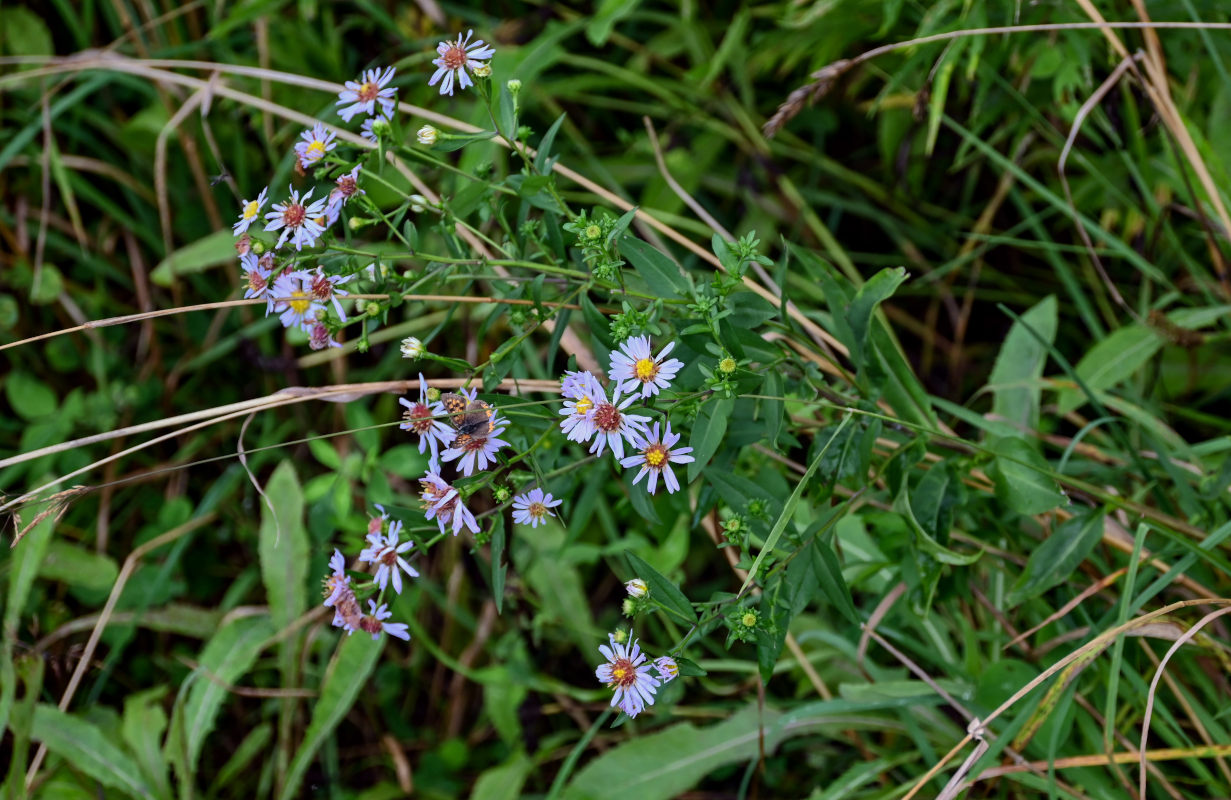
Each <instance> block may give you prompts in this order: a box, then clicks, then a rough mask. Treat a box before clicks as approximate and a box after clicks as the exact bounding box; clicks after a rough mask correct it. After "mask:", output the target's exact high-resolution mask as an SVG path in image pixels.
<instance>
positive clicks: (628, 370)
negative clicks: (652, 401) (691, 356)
mask: <svg viewBox="0 0 1231 800" xmlns="http://www.w3.org/2000/svg"><path fill="white" fill-rule="evenodd" d="M674 347H675V342H669V343H668V344H667V346H666V347H664V348H663V349H662V350H659V351H658V355H656V356H655V355H652V351H651V350H650V337H648V336H633V337H631V338H629V339H626V340H625V341H624V342H623V344H621V345H620V350H619V351H617V352H613V353H612V354H611V370H610V373H611V380H612V382H614V383H618V384H619V385H620V391H622V392H632V391H636V390H638V389H640V390H641V396H642V397H649V396H650V395H654V394H658V392H659V390H661V389H666V388H667V387H668V386H670V385H671V381H672V380H673V379H674V378H675V373H677V372H679V371H680V370H681V369H683V368H684V362H683V361H680V360H679V359H678V358H672V359H670V360H668V361H665V362H664V361H663V359H664V358H666V356H667V354H668V353H670V352H671V350H672V349H673V348H674Z"/></svg>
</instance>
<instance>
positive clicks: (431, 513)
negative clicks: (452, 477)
mask: <svg viewBox="0 0 1231 800" xmlns="http://www.w3.org/2000/svg"><path fill="white" fill-rule="evenodd" d="M419 487H420V492H419V498H420V502H421V503H422V506H423V516H424V517H426V518H427V519H428V520H429V521H431V520H432V519H435V520H436V524H437V526H439V527H440V532H441V533H444V532H445V527H446V526H448V527H451V528H452V529H453V535H454V536H457V534H459V533H460V532H461V530H462V527H463V526H465V527H466V528H469V529H470V532H471V533H478V532H479V523H478V522H477V521H476V520H475V518H474V514H472V513H470V509H468V508H466V506H465V505H464V504H463V503H462V499H461V497H460V496H459V495H458V493H457V489H454V488H453V487H452V486H450V485H449V484H448V483H446V482H445V481H444V480H442V479H441V477H440V476H439V475H437V474H436V473H435V472H429V473H428V474H427V475H425V476H423V477H422V478H420V479H419Z"/></svg>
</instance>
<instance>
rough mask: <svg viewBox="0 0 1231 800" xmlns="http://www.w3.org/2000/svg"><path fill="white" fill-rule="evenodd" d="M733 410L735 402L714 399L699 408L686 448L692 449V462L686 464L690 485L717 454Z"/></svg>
mask: <svg viewBox="0 0 1231 800" xmlns="http://www.w3.org/2000/svg"><path fill="white" fill-rule="evenodd" d="M733 410H735V400H733V399H731V398H729V397H715V398H713V399H711V400H710V401H709V402H708V403H706V404H704V405H703V406H701V410H700V411H698V412H697V419H696V421H694V422H693V424H692V435H691V436H689V437H688V446H689V447H691V448H692V457H693V459H694V460H693V461H691V462H689V464H688V483H692V482H693V481H695V480H696V479H697V476H698V475H700V474H701V471H702V470H703V469H705V467H706V465H707V464H709V463H710V459H711V458H713V457H714V454H715V453H717V452H718V446H719V445H720V444H722V437H723V436H725V435H726V433H727V419H728V418H729V417H730V416H731V412H732V411H733Z"/></svg>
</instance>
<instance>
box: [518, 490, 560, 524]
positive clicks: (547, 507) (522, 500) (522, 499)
mask: <svg viewBox="0 0 1231 800" xmlns="http://www.w3.org/2000/svg"><path fill="white" fill-rule="evenodd" d="M563 502H564V501H563V500H556V499H555V498H553V497H552V496H551V494H550V493H547V494H544V492H543V490H542V489H539V488H534V489H531V490H530V491H528V492H526V493H525V494H519V495H517V496H516V497H514V498H513V521H514V522H516V523H518V524H520V525H529V526H530V527H531V528H537V527H538V526H539V525H540V524H543V525H545V524H547V518H548V517H554V516H555V512H553V511H552V509H553V508H555V507H556V506H558V505H560V504H561V503H563Z"/></svg>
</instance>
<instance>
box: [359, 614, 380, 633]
mask: <svg viewBox="0 0 1231 800" xmlns="http://www.w3.org/2000/svg"><path fill="white" fill-rule="evenodd" d="M359 630H361V631H365V632H367V633H380V632H381V630H382V628H381V625H380V620H378V619H377V618H376V617H361V618H360V619H359Z"/></svg>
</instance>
